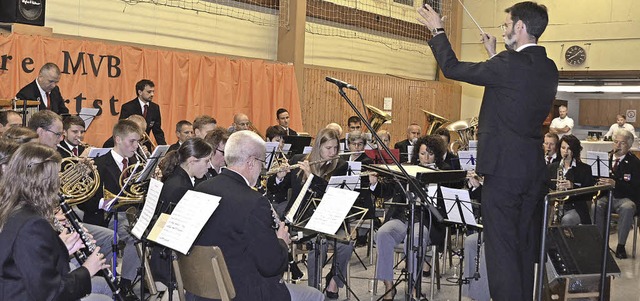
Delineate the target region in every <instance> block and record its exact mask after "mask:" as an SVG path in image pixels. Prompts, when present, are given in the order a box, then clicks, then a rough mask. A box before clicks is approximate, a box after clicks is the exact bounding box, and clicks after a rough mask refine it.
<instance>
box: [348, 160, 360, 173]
mask: <svg viewBox="0 0 640 301" xmlns="http://www.w3.org/2000/svg"><path fill="white" fill-rule="evenodd" d="M347 164H348V165H349V167H348V170H349V171H350V172H351V175H359V174H360V172H361V171H362V162H360V161H347Z"/></svg>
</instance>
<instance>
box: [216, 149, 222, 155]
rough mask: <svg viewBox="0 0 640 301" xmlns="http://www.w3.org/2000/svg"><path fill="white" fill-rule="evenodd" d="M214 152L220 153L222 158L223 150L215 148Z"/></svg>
mask: <svg viewBox="0 0 640 301" xmlns="http://www.w3.org/2000/svg"><path fill="white" fill-rule="evenodd" d="M216 151H217V152H220V153H221V154H222V155H223V156H224V151H223V150H221V149H219V148H216Z"/></svg>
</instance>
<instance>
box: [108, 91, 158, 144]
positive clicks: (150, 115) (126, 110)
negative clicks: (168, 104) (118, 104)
mask: <svg viewBox="0 0 640 301" xmlns="http://www.w3.org/2000/svg"><path fill="white" fill-rule="evenodd" d="M131 115H140V116H142V108H141V107H140V101H139V100H138V98H137V97H136V98H134V99H133V100H131V101H129V102H127V103H125V104H123V105H122V108H121V109H120V117H119V118H118V119H125V118H127V117H129V116H131ZM146 120H147V129H146V130H145V132H146V133H147V134H149V133H150V132H151V131H153V136H154V137H156V142H157V143H158V145H165V144H167V142H166V141H165V139H164V131H162V116H161V115H160V106H159V105H158V104H157V103H155V102H152V101H150V102H149V109H148V110H147V118H146ZM149 151H152V150H149Z"/></svg>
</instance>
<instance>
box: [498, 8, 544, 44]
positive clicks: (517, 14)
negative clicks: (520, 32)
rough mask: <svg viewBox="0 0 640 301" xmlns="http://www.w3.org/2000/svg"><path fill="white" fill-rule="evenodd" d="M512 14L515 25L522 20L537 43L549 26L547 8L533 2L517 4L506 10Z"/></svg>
mask: <svg viewBox="0 0 640 301" xmlns="http://www.w3.org/2000/svg"><path fill="white" fill-rule="evenodd" d="M504 12H506V13H511V21H513V24H514V25H515V23H516V22H518V20H521V21H522V22H523V23H524V25H526V26H527V33H528V34H529V35H532V36H534V37H535V40H536V42H537V41H538V39H539V38H540V36H541V35H542V33H543V32H544V30H545V29H546V28H547V24H549V15H548V14H547V7H546V6H544V5H542V4H538V3H536V2H532V1H525V2H520V3H516V4H514V5H513V6H511V7H509V8H507V9H505V10H504Z"/></svg>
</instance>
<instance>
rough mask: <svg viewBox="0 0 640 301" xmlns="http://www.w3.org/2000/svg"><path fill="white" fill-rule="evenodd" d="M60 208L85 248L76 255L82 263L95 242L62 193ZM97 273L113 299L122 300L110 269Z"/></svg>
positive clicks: (90, 252)
mask: <svg viewBox="0 0 640 301" xmlns="http://www.w3.org/2000/svg"><path fill="white" fill-rule="evenodd" d="M60 209H61V210H62V213H63V214H64V216H65V217H66V218H67V221H69V224H70V225H71V228H70V229H69V230H71V231H74V232H77V233H78V234H79V235H80V239H81V240H82V242H83V243H84V245H85V248H82V249H80V251H81V252H82V254H83V255H80V256H76V259H78V262H79V263H80V264H83V263H84V260H85V259H86V258H87V257H88V256H90V255H91V254H93V252H94V251H95V249H96V244H95V243H94V242H93V240H92V239H91V237H90V236H89V233H87V232H85V230H84V228H83V227H82V224H81V223H80V221H79V220H78V217H77V216H76V215H75V212H73V210H72V209H71V206H69V204H67V201H66V198H65V196H64V195H60ZM54 220H55V218H54ZM80 251H79V252H80ZM99 273H100V274H101V275H102V276H103V277H104V279H105V280H106V281H107V284H108V285H109V288H110V289H111V292H112V293H113V297H114V299H115V300H117V301H124V300H125V299H124V296H122V294H121V293H120V288H119V287H118V285H117V284H116V277H114V276H113V273H111V270H110V269H108V268H104V269H102V270H101V271H100V272H99Z"/></svg>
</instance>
